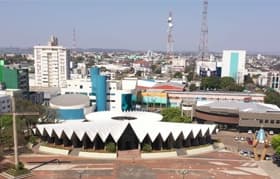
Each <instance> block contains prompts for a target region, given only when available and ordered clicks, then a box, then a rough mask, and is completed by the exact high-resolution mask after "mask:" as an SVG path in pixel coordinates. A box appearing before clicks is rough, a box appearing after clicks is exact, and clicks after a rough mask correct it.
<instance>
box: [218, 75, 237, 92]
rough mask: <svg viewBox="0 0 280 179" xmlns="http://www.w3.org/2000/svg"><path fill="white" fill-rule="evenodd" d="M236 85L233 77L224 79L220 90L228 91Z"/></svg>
mask: <svg viewBox="0 0 280 179" xmlns="http://www.w3.org/2000/svg"><path fill="white" fill-rule="evenodd" d="M233 85H235V81H234V79H233V78H232V77H228V76H226V77H222V78H221V82H220V88H221V89H223V90H228V89H229V88H230V87H231V86H233Z"/></svg>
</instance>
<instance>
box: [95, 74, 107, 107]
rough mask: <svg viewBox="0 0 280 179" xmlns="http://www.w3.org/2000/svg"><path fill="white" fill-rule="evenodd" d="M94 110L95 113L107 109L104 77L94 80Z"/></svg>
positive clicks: (99, 76)
mask: <svg viewBox="0 0 280 179" xmlns="http://www.w3.org/2000/svg"><path fill="white" fill-rule="evenodd" d="M96 82H97V83H96V86H97V88H96V108H97V111H106V109H107V94H106V92H107V82H106V76H102V75H98V76H97V78H96Z"/></svg>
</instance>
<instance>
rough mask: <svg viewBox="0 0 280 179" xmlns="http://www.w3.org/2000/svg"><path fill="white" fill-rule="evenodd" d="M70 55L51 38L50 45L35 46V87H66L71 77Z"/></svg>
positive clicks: (55, 39)
mask: <svg viewBox="0 0 280 179" xmlns="http://www.w3.org/2000/svg"><path fill="white" fill-rule="evenodd" d="M69 60H70V53H69V51H68V50H67V49H66V48H64V47H63V46H59V45H58V39H57V38H56V37H54V36H52V37H51V39H50V41H49V43H48V45H45V46H41V45H40V46H34V67H35V85H36V86H39V87H65V86H66V80H67V79H69V77H70V71H69Z"/></svg>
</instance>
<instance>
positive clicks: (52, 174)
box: [9, 151, 270, 179]
mask: <svg viewBox="0 0 280 179" xmlns="http://www.w3.org/2000/svg"><path fill="white" fill-rule="evenodd" d="M9 160H12V158H9ZM20 160H21V161H22V162H24V163H25V166H26V167H27V168H29V169H31V170H32V173H33V176H31V177H29V178H33V179H37V178H38V179H42V178H57V179H63V178H67V179H72V178H73V179H74V178H84V179H93V178H94V179H98V178H100V179H113V178H119V179H131V178H136V179H138V178H139V179H143V178H144V179H156V178H160V179H165V178H166V179H167V178H169V179H172V178H173V179H177V178H178V179H181V178H191V179H207V178H209V179H212V178H217V179H218V178H225V177H226V178H227V179H236V178H242V179H251V178H254V179H265V178H270V177H269V176H268V174H267V173H266V172H265V171H264V170H263V169H262V168H260V167H259V165H258V164H257V163H256V162H254V161H253V160H251V159H248V158H244V157H241V156H239V155H238V154H235V153H231V152H227V151H214V152H210V153H205V154H200V155H197V156H192V157H187V156H181V157H176V158H170V159H157V160H143V159H142V160H141V159H129V160H95V159H86V158H78V157H71V156H65V157H62V156H55V155H37V154H31V155H22V156H21V157H20Z"/></svg>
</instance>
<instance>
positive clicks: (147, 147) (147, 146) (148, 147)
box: [142, 144, 153, 152]
mask: <svg viewBox="0 0 280 179" xmlns="http://www.w3.org/2000/svg"><path fill="white" fill-rule="evenodd" d="M142 150H143V151H144V152H152V150H153V148H152V146H151V144H144V145H143V148H142Z"/></svg>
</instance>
